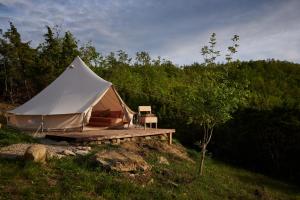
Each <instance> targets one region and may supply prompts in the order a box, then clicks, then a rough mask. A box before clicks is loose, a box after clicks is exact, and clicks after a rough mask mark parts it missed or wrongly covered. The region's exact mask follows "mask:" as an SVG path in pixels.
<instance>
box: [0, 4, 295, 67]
mask: <svg viewBox="0 0 300 200" xmlns="http://www.w3.org/2000/svg"><path fill="white" fill-rule="evenodd" d="M299 8H300V2H299V1H297V0H286V1H280V0H264V1H259V0H253V1H246V0H240V1H235V0H203V1H198V0H187V1H184V0H164V1H159V0H153V1H147V0H130V1H123V0H101V1H100V0H90V1H80V0H73V1H71V0H53V1H44V0H27V1H25V0H1V3H0V24H1V27H0V28H2V29H4V30H5V29H6V28H7V26H8V21H12V22H14V23H15V25H16V26H17V28H18V30H19V31H20V32H21V33H22V37H23V39H24V40H32V45H33V46H34V45H37V44H38V43H39V42H41V41H42V35H43V33H44V32H45V31H46V29H45V26H46V25H49V26H54V25H60V26H61V27H62V28H63V30H64V31H65V30H70V31H71V32H72V33H73V34H74V35H75V36H76V38H78V39H79V40H80V41H81V42H82V43H84V42H87V41H89V40H92V42H93V44H94V45H95V46H96V48H97V49H98V51H100V52H102V53H104V54H106V53H108V52H110V51H117V50H119V49H123V50H125V51H126V52H128V53H129V54H130V55H132V56H133V55H134V53H135V52H137V51H142V50H143V51H149V52H150V53H151V55H153V56H159V55H160V56H162V57H164V58H169V59H171V60H172V61H174V62H175V63H177V64H190V63H193V62H195V61H198V62H201V61H202V58H201V54H200V49H201V47H202V46H203V45H205V44H207V42H208V39H209V35H210V34H211V33H212V32H216V33H217V39H218V48H219V49H220V50H222V51H225V50H226V46H228V45H230V38H231V37H232V35H233V34H238V35H240V38H241V41H240V49H239V52H238V55H237V57H238V58H239V59H241V60H249V59H266V58H276V59H285V60H289V61H294V62H300V54H299V53H298V52H299V50H300V45H299V43H300V38H299V33H300V26H299V20H300V14H298V13H299V12H298V10H299ZM219 61H223V60H222V59H219Z"/></svg>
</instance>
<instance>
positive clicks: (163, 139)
mask: <svg viewBox="0 0 300 200" xmlns="http://www.w3.org/2000/svg"><path fill="white" fill-rule="evenodd" d="M159 137H160V140H162V141H165V140H167V137H166V136H165V135H161V136H159Z"/></svg>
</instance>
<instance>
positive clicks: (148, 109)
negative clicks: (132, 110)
mask: <svg viewBox="0 0 300 200" xmlns="http://www.w3.org/2000/svg"><path fill="white" fill-rule="evenodd" d="M141 112H150V114H151V106H139V113H141Z"/></svg>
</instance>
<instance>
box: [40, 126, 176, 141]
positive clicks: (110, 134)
mask: <svg viewBox="0 0 300 200" xmlns="http://www.w3.org/2000/svg"><path fill="white" fill-rule="evenodd" d="M168 133H169V134H170V133H175V130H174V129H147V130H143V129H125V130H109V129H107V130H103V129H102V130H92V131H86V132H85V131H84V132H68V133H61V132H59V133H58V132H51V133H48V134H46V138H49V139H55V140H65V141H76V142H80V141H95V140H108V139H122V138H132V137H145V136H155V135H162V134H168Z"/></svg>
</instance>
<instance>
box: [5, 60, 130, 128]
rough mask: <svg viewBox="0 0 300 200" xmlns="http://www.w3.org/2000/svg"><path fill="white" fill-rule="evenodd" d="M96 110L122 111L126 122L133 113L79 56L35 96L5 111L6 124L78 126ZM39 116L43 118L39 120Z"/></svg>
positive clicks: (108, 84)
mask: <svg viewBox="0 0 300 200" xmlns="http://www.w3.org/2000/svg"><path fill="white" fill-rule="evenodd" d="M94 106H95V109H100V110H101V107H103V108H107V107H109V108H113V110H114V109H117V110H122V111H123V113H124V117H126V118H127V120H131V119H132V115H133V113H134V112H133V111H131V110H130V108H129V107H128V106H127V105H126V104H125V103H124V101H123V100H122V99H121V97H120V96H119V94H118V93H117V91H116V90H115V88H114V87H113V85H112V83H110V82H108V81H106V80H104V79H102V78H100V77H99V76H98V75H97V74H95V73H94V72H93V71H92V70H91V69H90V68H89V67H88V66H87V65H86V64H85V63H84V62H83V61H82V60H81V59H80V58H79V57H78V56H77V57H76V58H75V59H74V61H73V62H72V63H71V64H70V65H69V66H68V67H67V69H66V70H65V71H64V72H63V73H62V74H61V75H60V76H59V77H58V78H57V79H56V80H55V81H53V82H52V83H51V84H50V85H49V86H47V87H46V88H45V89H44V90H42V91H41V92H40V93H39V94H37V95H36V96H35V97H33V98H32V99H30V100H29V101H27V102H26V103H24V104H23V105H21V106H19V107H17V108H16V109H14V110H11V111H9V112H8V114H9V115H10V117H9V124H10V125H12V126H16V127H19V128H31V129H34V128H37V127H39V126H40V124H43V125H44V126H45V127H46V128H48V129H51V128H53V129H66V128H74V127H81V126H83V124H84V123H85V124H86V123H88V120H89V118H88V117H89V115H90V113H91V111H92V109H93V107H94ZM41 116H42V117H41Z"/></svg>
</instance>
